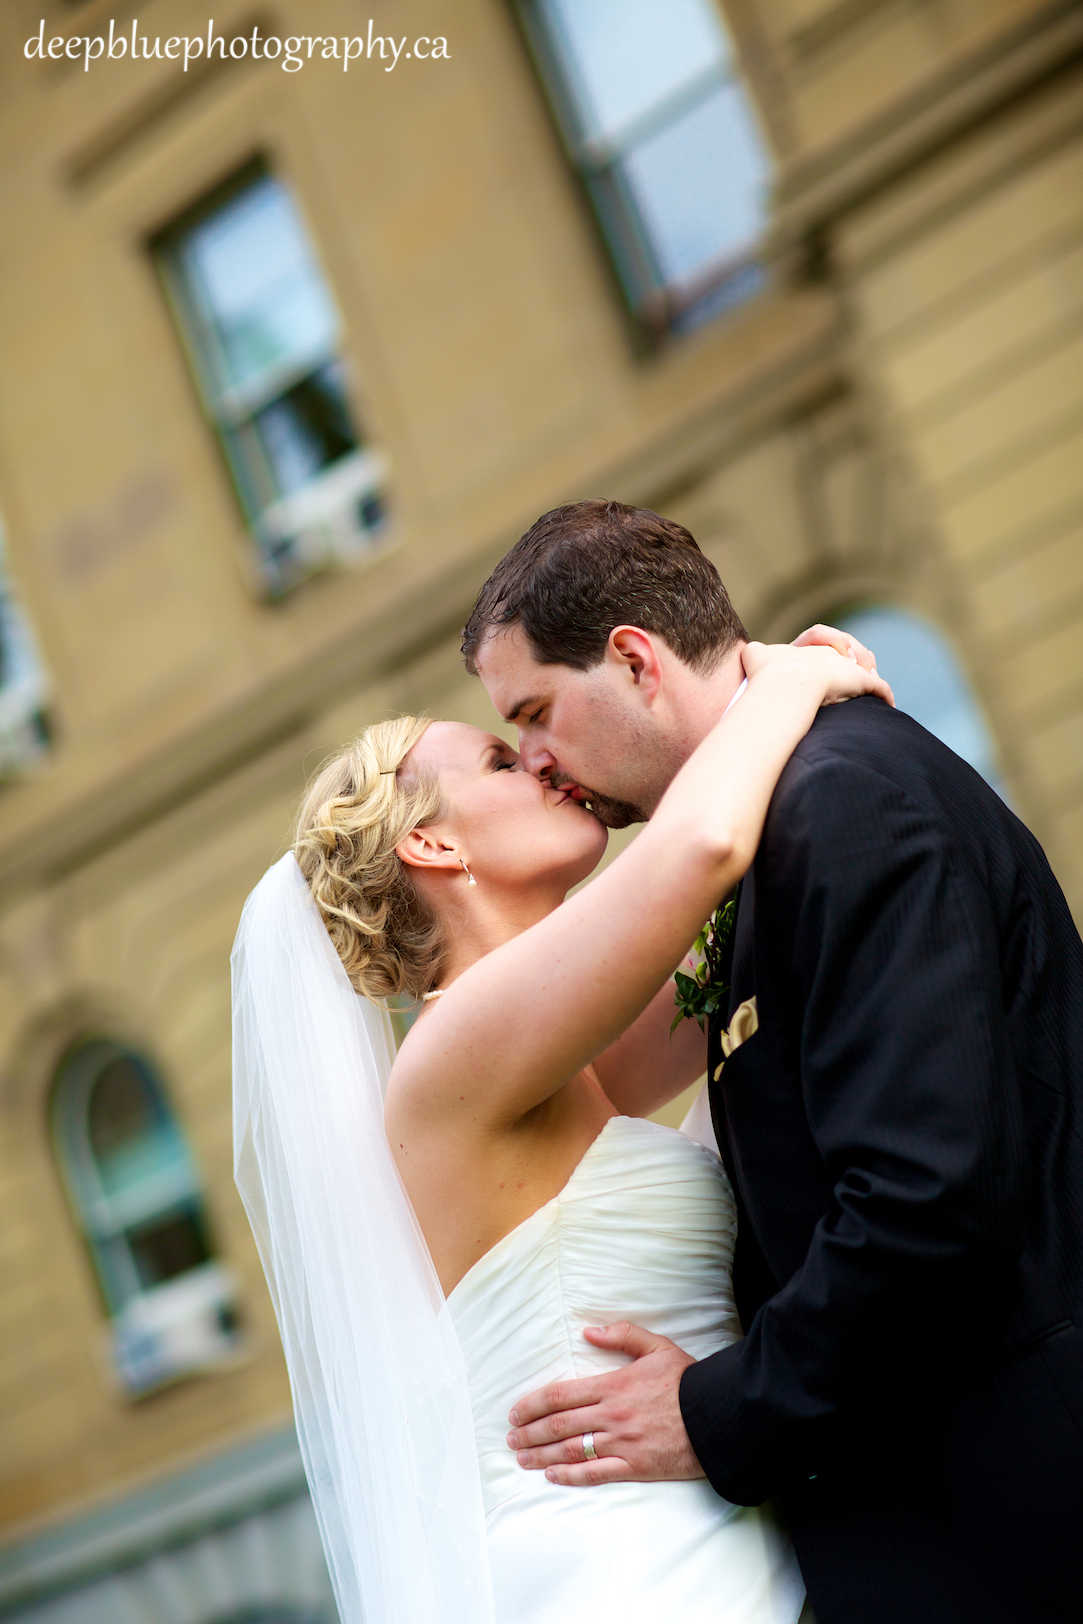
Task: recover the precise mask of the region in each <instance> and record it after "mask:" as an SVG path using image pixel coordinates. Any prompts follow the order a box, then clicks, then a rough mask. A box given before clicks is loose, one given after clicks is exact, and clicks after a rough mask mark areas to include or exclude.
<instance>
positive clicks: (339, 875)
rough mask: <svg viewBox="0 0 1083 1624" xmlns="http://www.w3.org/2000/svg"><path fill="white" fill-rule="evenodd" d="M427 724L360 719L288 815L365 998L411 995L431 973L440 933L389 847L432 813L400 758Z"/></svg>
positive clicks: (299, 854)
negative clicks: (355, 732)
mask: <svg viewBox="0 0 1083 1624" xmlns="http://www.w3.org/2000/svg"><path fill="white" fill-rule="evenodd" d="M428 726H429V723H428V721H427V720H426V719H424V718H418V717H416V716H400V717H398V718H397V719H396V720H395V721H393V722H376V723H374V724H373V726H372V727H367V728H366V729H365V731H364V732H363V733H362V734H361V736H360V738H358V739H356V740H355V742H354V743H353V744H351V745H350V747H349V748H348V749H347V750H344V751H343V752H342V754H341V755H339V756H336V758H335V759H334V761H332V762H331V763H330V764H329V765H328V766H326V767H324V769H323V770H322V772H321V773H320V774H319V776H318V777H317V779H316V780H315V782H314V783H313V784H312V786H311V788H310V789H309V791H308V793H307V795H306V796H305V798H304V801H303V802H302V803H301V810H300V812H299V813H298V815H297V831H296V835H295V838H294V843H293V853H294V856H295V857H296V859H297V862H298V865H299V867H300V869H301V872H302V874H303V875H304V877H305V879H306V880H307V881H308V885H309V889H310V891H311V892H312V897H313V900H314V901H315V904H316V906H317V908H318V909H319V910H320V914H321V916H322V918H323V922H324V924H325V925H326V926H327V930H328V934H329V935H330V937H331V940H332V941H333V942H334V944H335V948H336V949H337V952H338V956H339V958H340V959H341V960H342V962H343V964H344V966H345V968H346V974H347V975H348V976H349V978H350V980H351V982H352V983H353V985H354V986H355V987H356V989H357V991H358V992H360V993H364V995H365V997H366V998H371V999H373V1000H375V1001H380V1000H383V999H385V998H390V997H393V996H394V995H396V994H399V993H405V994H406V995H407V996H409V997H411V998H419V997H420V996H421V994H422V993H424V992H429V991H430V990H431V988H432V986H433V984H434V982H435V981H436V979H437V976H438V972H439V968H440V961H441V958H442V956H443V949H444V932H443V928H442V926H441V924H440V921H439V920H438V919H437V918H436V915H435V914H434V913H433V911H432V909H431V908H430V907H429V906H428V904H427V903H426V902H425V901H424V899H423V898H422V897H421V896H420V895H419V894H418V892H417V891H416V890H415V888H414V885H413V883H412V881H411V879H410V875H409V871H408V869H407V867H406V865H405V864H404V863H403V862H402V861H401V860H400V858H399V857H398V855H397V854H396V851H395V847H396V846H397V845H398V844H399V841H400V840H403V839H404V838H405V837H406V835H408V834H409V833H410V831H411V830H412V829H418V828H421V827H423V826H424V825H425V824H427V823H432V822H433V821H434V820H435V819H436V818H438V817H440V816H441V814H442V812H443V806H444V803H443V797H442V795H441V793H440V787H439V785H438V784H437V783H436V782H435V781H434V780H433V779H431V778H428V777H426V776H425V775H423V774H420V773H417V772H414V771H413V770H408V771H405V772H404V771H403V770H402V764H403V762H404V760H405V759H406V757H407V755H408V754H409V752H410V751H411V750H412V749H413V747H414V745H415V744H416V743H417V741H418V740H419V739H420V738H421V735H422V734H423V733H424V732H425V729H426V728H427V727H428Z"/></svg>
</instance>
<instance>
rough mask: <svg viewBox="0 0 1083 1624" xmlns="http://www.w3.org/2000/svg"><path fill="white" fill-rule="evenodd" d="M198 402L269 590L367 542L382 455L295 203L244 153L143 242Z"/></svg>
mask: <svg viewBox="0 0 1083 1624" xmlns="http://www.w3.org/2000/svg"><path fill="white" fill-rule="evenodd" d="M154 247H155V252H156V255H157V259H158V263H159V265H160V267H161V270H162V274H163V277H164V280H165V286H166V290H167V293H168V295H169V299H170V303H171V304H172V307H173V311H174V314H175V317H176V320H177V323H178V325H179V327H180V330H181V334H182V337H183V339H184V342H185V346H186V349H187V352H188V357H189V361H190V364H191V367H192V370H193V373H194V374H195V379H196V384H197V386H198V389H199V393H200V397H201V399H202V401H203V405H204V408H205V410H206V411H207V414H208V416H209V417H210V420H211V422H212V423H213V425H214V428H215V430H216V432H217V434H218V438H219V440H220V442H221V446H222V450H223V452H224V454H225V459H226V463H227V465H228V467H229V471H230V474H231V476H232V479H233V484H234V486H235V488H236V491H237V495H238V497H239V499H240V503H241V507H242V509H243V512H244V515H245V518H246V519H247V521H248V524H249V527H250V530H251V533H252V536H253V539H254V541H255V544H256V557H257V562H258V577H259V584H260V587H261V589H262V590H263V591H264V592H266V593H267V594H268V595H269V596H271V597H278V596H281V595H282V594H283V593H284V592H287V591H288V590H289V588H290V587H291V586H293V585H295V584H296V583H297V582H298V581H299V580H301V579H303V578H304V577H305V576H306V575H310V574H311V573H312V572H313V571H314V570H316V569H319V568H321V567H323V566H325V565H327V564H329V563H333V562H336V561H339V562H341V561H349V560H353V559H356V558H358V557H360V556H363V555H364V554H365V553H367V552H368V551H370V550H371V548H372V546H373V543H374V540H375V539H376V536H377V533H378V532H379V531H380V529H381V527H382V525H383V523H384V504H383V498H382V495H381V488H382V485H383V482H384V478H385V472H386V469H385V462H384V459H383V458H382V457H381V456H380V455H379V453H378V452H376V451H374V450H373V449H372V448H371V447H369V446H366V445H365V444H364V443H363V441H362V437H361V435H360V433H359V431H358V427H357V424H356V422H355V420H354V417H353V414H352V412H351V409H350V404H349V401H348V399H347V393H346V379H345V368H344V365H343V361H342V357H341V354H340V351H339V337H340V332H339V325H340V324H339V318H338V314H337V312H336V310H335V307H334V303H333V301H332V298H331V294H330V292H329V290H328V287H327V284H326V282H325V280H324V278H323V275H322V273H321V271H320V268H319V266H318V264H317V263H316V258H315V254H314V252H313V248H312V244H311V242H310V240H309V237H308V233H307V232H306V230H305V227H304V224H303V222H302V220H301V217H300V214H299V213H298V210H297V207H296V204H295V203H294V201H293V198H292V197H291V196H290V193H289V192H288V191H287V189H286V188H285V186H283V185H282V183H281V181H279V180H276V179H275V177H274V176H273V175H271V174H269V173H268V172H267V170H266V169H265V168H264V167H263V166H262V165H254V166H251V167H249V168H248V169H247V170H245V171H244V172H243V173H242V174H241V175H239V176H237V177H235V178H234V180H233V181H232V182H230V183H229V184H228V185H227V186H225V187H223V188H221V189H219V190H218V191H217V192H216V193H214V194H213V195H212V196H211V197H210V198H208V199H205V200H204V202H203V203H202V204H200V205H199V206H198V207H197V208H196V209H194V210H192V211H190V212H189V213H188V214H187V215H185V216H184V217H183V218H182V219H181V220H179V221H178V222H176V223H175V224H174V225H173V226H171V227H170V228H169V230H168V231H167V232H165V233H164V234H163V235H162V236H161V237H159V238H158V239H157V240H156V242H155V245H154Z"/></svg>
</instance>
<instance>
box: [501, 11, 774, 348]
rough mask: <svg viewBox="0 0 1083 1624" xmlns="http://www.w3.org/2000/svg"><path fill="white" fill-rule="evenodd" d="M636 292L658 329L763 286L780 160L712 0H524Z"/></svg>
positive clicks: (602, 215) (609, 237) (607, 230)
mask: <svg viewBox="0 0 1083 1624" xmlns="http://www.w3.org/2000/svg"><path fill="white" fill-rule="evenodd" d="M517 6H518V10H519V13H520V16H521V18H522V22H523V26H524V30H525V32H526V35H527V39H528V41H529V42H530V45H531V48H532V51H533V54H534V57H535V60H536V61H537V64H538V68H539V71H540V73H541V76H542V79H543V82H544V83H545V86H546V88H547V90H548V92H549V99H550V102H551V104H552V107H553V111H554V114H555V116H556V120H557V123H558V125H559V127H560V130H561V133H562V135H563V138H564V144H565V147H566V149H567V152H568V155H569V157H570V158H571V160H572V163H573V164H574V165H575V167H576V168H577V169H578V171H579V173H580V175H581V177H582V180H583V184H584V186H585V187H586V190H587V194H588V196H589V198H590V201H591V203H592V204H593V206H594V211H595V213H596V215H597V217H598V223H599V225H600V227H601V230H602V235H603V236H604V238H605V240H606V243H607V245H608V248H609V252H610V254H611V256H612V259H613V263H614V266H615V269H616V272H617V276H618V278H619V281H620V283H621V286H622V288H623V291H624V295H625V298H626V299H627V301H628V304H629V306H630V308H631V310H632V311H633V312H634V314H635V315H636V316H637V317H638V318H639V319H640V321H641V322H642V323H643V325H644V326H645V328H646V329H647V330H648V331H649V332H651V333H653V334H655V335H658V334H660V333H662V332H665V331H666V330H669V329H678V330H679V329H683V328H687V327H691V326H695V325H697V324H698V323H699V322H702V321H705V320H707V319H708V318H709V317H711V316H713V315H715V314H716V313H718V312H719V311H721V310H723V309H725V308H727V307H728V306H729V305H732V304H734V303H735V302H736V301H737V300H739V299H742V298H744V297H746V296H747V295H748V294H749V293H751V292H754V291H755V290H756V288H758V287H759V286H760V284H761V282H762V272H761V270H760V267H759V266H758V264H757V263H756V260H755V253H756V248H757V245H758V243H759V240H760V237H761V234H762V231H763V226H764V221H765V218H766V203H767V184H768V180H769V165H768V160H767V156H766V153H765V150H764V146H763V142H762V140H761V138H760V135H759V132H758V130H757V127H756V123H755V120H754V118H753V115H752V112H751V109H750V106H749V102H748V98H747V96H746V94H745V92H744V89H743V88H742V86H741V84H740V81H739V80H738V78H737V76H736V71H735V68H734V62H733V53H732V50H731V47H730V43H729V40H728V39H727V37H726V32H725V29H724V27H723V25H722V21H721V18H720V16H719V13H718V10H717V8H716V5H715V3H714V0H517Z"/></svg>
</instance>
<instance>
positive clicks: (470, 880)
mask: <svg viewBox="0 0 1083 1624" xmlns="http://www.w3.org/2000/svg"><path fill="white" fill-rule="evenodd" d="M459 862H460V863H461V864H462V866H463V869H464V871H465V873H466V881H467V884H468V885H477V883H478V882H477V880H475V878H474V876H473V875H472V874H471V872H470V870H469V869H468V868H467V867H466V860H465V858H462V857H460V858H459Z"/></svg>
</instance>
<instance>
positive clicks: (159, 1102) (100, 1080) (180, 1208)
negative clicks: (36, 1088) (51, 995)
mask: <svg viewBox="0 0 1083 1624" xmlns="http://www.w3.org/2000/svg"><path fill="white" fill-rule="evenodd" d="M52 1129H53V1143H54V1146H55V1149H56V1155H57V1160H58V1162H59V1165H60V1169H61V1173H62V1175H63V1179H64V1183H65V1186H66V1188H67V1192H68V1197H69V1200H70V1202H71V1206H72V1210H73V1212H74V1214H75V1218H76V1221H77V1222H78V1224H79V1227H80V1229H81V1230H82V1232H83V1234H84V1236H85V1238H86V1241H87V1244H88V1246H89V1248H90V1254H91V1257H92V1259H93V1261H94V1266H95V1269H96V1272H97V1276H98V1281H99V1284H100V1286H101V1292H102V1297H103V1299H104V1302H105V1307H106V1310H107V1312H108V1314H109V1318H110V1322H111V1330H112V1337H113V1356H114V1359H115V1363H116V1369H117V1372H118V1374H119V1377H120V1380H121V1383H122V1385H123V1386H124V1387H125V1388H126V1389H127V1390H128V1391H129V1392H131V1393H133V1394H138V1393H142V1392H146V1391H148V1390H149V1389H151V1388H154V1387H159V1386H161V1385H162V1384H163V1383H164V1382H167V1381H171V1380H173V1379H175V1378H176V1377H178V1376H182V1375H186V1374H188V1373H191V1372H193V1371H196V1370H200V1369H204V1368H206V1367H207V1366H210V1365H214V1364H217V1363H220V1362H221V1361H222V1360H223V1359H224V1358H225V1357H227V1356H228V1355H229V1354H230V1353H231V1352H232V1351H233V1350H234V1348H235V1345H236V1339H237V1320H236V1314H235V1311H234V1307H233V1300H234V1295H235V1293H234V1288H233V1283H232V1279H231V1277H230V1275H229V1273H228V1271H227V1270H226V1269H225V1268H224V1267H223V1266H222V1264H221V1263H219V1262H218V1261H217V1259H216V1258H215V1256H214V1249H213V1246H212V1243H211V1239H210V1236H209V1233H208V1227H207V1215H206V1212H205V1209H204V1204H203V1197H202V1191H201V1187H200V1181H199V1176H198V1174H197V1172H196V1168H195V1165H194V1163H193V1161H192V1155H191V1152H190V1150H189V1149H188V1144H187V1142H186V1140H185V1138H184V1135H183V1133H182V1132H181V1129H180V1126H179V1124H178V1123H177V1121H176V1118H175V1117H174V1115H173V1113H172V1111H171V1110H170V1108H169V1103H168V1101H167V1099H166V1096H165V1092H164V1090H163V1088H162V1085H161V1083H160V1081H159V1079H158V1078H157V1076H156V1075H155V1073H154V1071H153V1070H152V1068H151V1067H150V1066H149V1065H148V1063H147V1061H146V1060H145V1058H144V1057H143V1056H142V1055H139V1054H137V1053H135V1052H134V1051H133V1050H131V1049H129V1048H126V1047H125V1046H123V1045H122V1044H118V1043H114V1042H111V1041H108V1040H104V1039H102V1040H94V1041H92V1042H87V1043H84V1044H82V1045H80V1047H79V1048H77V1049H76V1050H74V1051H73V1052H72V1053H71V1054H69V1055H68V1057H67V1058H66V1059H65V1061H64V1063H63V1064H62V1066H61V1068H60V1071H59V1073H58V1076H57V1080H56V1085H55V1088H54V1091H53V1099H52Z"/></svg>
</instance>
